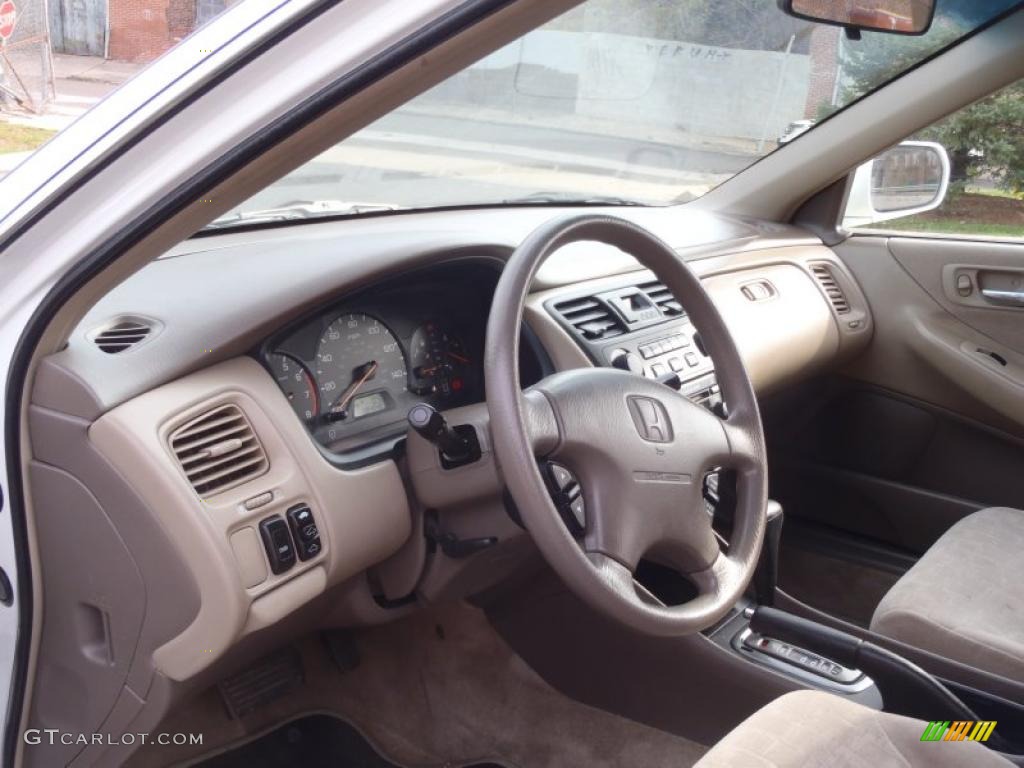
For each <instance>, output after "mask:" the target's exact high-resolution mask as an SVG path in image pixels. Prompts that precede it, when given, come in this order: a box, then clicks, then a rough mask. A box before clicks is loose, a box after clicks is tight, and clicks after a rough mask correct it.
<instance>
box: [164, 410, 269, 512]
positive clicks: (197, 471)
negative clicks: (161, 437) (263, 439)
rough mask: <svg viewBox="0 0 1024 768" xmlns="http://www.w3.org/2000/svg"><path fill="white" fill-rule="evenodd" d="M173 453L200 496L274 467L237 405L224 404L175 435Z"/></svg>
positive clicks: (218, 491)
mask: <svg viewBox="0 0 1024 768" xmlns="http://www.w3.org/2000/svg"><path fill="white" fill-rule="evenodd" d="M171 450H172V451H173V452H174V455H175V456H176V457H177V459H178V462H179V463H180V464H181V468H182V469H183V470H184V471H185V476H186V477H187V478H188V481H189V482H190V483H192V487H193V488H195V491H196V493H198V494H199V495H200V496H204V497H205V496H210V495H212V494H214V493H220V492H221V491H226V490H227V489H228V488H234V487H235V486H236V485H241V484H242V483H244V482H245V481H247V480H251V479H252V478H254V477H258V476H259V475H262V474H263V473H264V472H266V471H267V470H268V469H269V468H270V462H268V461H267V455H266V453H264V451H263V446H262V445H261V444H260V441H259V439H258V438H257V437H256V433H255V432H253V429H252V426H251V425H250V424H249V420H248V419H247V418H246V417H245V414H244V413H242V411H241V409H239V408H238V406H236V405H222V406H221V407H219V408H214V409H213V410H212V411H208V412H207V413H204V414H203V415H202V416H200V417H199V418H197V419H193V420H192V421H190V422H189V423H188V424H186V425H185V426H183V427H181V428H179V429H178V430H176V431H175V432H174V433H173V434H172V435H171Z"/></svg>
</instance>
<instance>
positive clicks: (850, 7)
mask: <svg viewBox="0 0 1024 768" xmlns="http://www.w3.org/2000/svg"><path fill="white" fill-rule="evenodd" d="M779 7H780V8H781V9H782V11H783V12H784V13H787V14H789V15H790V16H795V17H797V18H798V19H807V20H808V21H817V22H820V23H822V24H835V25H837V26H840V27H846V29H847V31H848V32H859V31H860V30H862V29H866V30H871V31H875V32H890V33H892V34H896V35H923V34H924V33H925V32H927V31H928V28H929V27H930V26H931V25H932V17H933V16H934V15H935V0H844V1H843V2H836V0H779Z"/></svg>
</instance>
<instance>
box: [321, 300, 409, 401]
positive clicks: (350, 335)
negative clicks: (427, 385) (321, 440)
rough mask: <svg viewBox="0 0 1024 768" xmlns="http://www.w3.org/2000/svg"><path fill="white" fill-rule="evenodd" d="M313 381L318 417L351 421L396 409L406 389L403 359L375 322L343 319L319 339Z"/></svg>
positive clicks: (355, 315)
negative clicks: (318, 410)
mask: <svg viewBox="0 0 1024 768" xmlns="http://www.w3.org/2000/svg"><path fill="white" fill-rule="evenodd" d="M316 361H317V369H316V377H317V382H318V384H319V388H320V402H321V403H322V406H321V413H322V414H323V416H324V417H325V418H326V419H327V420H329V421H354V420H356V419H360V418H363V417H365V416H370V415H373V414H376V413H381V412H383V411H387V410H390V409H393V408H395V407H396V406H397V405H398V402H399V400H400V399H401V397H402V395H403V394H404V393H405V392H406V390H407V389H408V374H407V372H406V365H405V355H404V354H403V352H402V348H401V346H399V344H398V340H397V339H396V338H395V336H394V334H393V333H391V331H390V330H388V328H387V327H386V326H385V325H384V324H383V323H382V322H380V321H379V320H378V319H377V318H375V317H370V316H369V315H364V314H361V313H351V314H347V315H342V316H341V317H339V318H338V319H337V320H335V321H334V322H333V323H331V324H330V325H329V326H328V327H327V330H326V331H324V333H323V335H322V336H321V337H320V343H319V346H318V347H317V355H316Z"/></svg>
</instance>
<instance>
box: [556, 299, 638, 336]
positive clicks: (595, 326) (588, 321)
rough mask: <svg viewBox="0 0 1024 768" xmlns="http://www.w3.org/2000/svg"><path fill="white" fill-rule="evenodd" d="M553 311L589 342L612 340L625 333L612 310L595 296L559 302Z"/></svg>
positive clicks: (623, 327)
mask: <svg viewBox="0 0 1024 768" xmlns="http://www.w3.org/2000/svg"><path fill="white" fill-rule="evenodd" d="M555 311H556V312H558V314H560V315H561V316H562V318H563V319H564V320H565V321H566V322H567V323H568V324H569V325H571V326H572V327H573V328H574V329H575V330H576V331H577V333H579V334H580V335H581V336H583V338H585V339H587V340H589V341H596V340H598V339H612V338H615V337H616V336H621V335H622V334H624V333H625V332H626V328H625V326H623V324H622V321H621V320H619V318H618V317H617V316H616V314H615V312H614V311H613V310H612V308H611V307H609V306H608V305H607V304H605V303H604V302H603V301H601V300H600V299H598V298H597V297H595V296H581V297H579V298H576V299H566V300H565V301H559V302H557V303H556V304H555Z"/></svg>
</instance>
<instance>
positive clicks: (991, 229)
mask: <svg viewBox="0 0 1024 768" xmlns="http://www.w3.org/2000/svg"><path fill="white" fill-rule="evenodd" d="M875 227H876V228H879V229H882V228H885V229H895V230H899V231H900V232H941V233H943V234H947V235H983V236H985V237H1024V225H1021V224H1018V225H1014V224H989V223H985V222H976V223H972V222H968V221H961V220H960V219H943V218H930V219H924V218H922V217H919V216H908V217H907V218H905V219H894V220H892V221H883V222H881V223H880V224H876V225H875Z"/></svg>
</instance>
